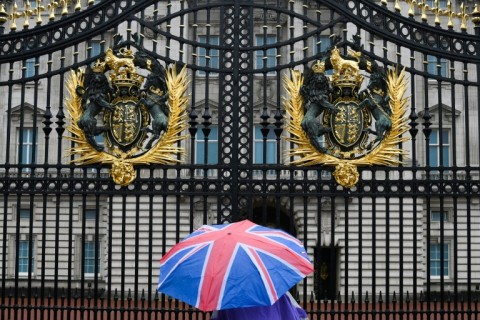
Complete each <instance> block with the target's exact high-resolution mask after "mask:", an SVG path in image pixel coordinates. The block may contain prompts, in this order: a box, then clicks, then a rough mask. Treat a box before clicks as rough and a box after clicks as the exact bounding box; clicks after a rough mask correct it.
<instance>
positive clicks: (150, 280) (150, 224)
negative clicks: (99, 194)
mask: <svg viewBox="0 0 480 320" xmlns="http://www.w3.org/2000/svg"><path fill="white" fill-rule="evenodd" d="M151 174H152V171H150V175H151ZM149 190H150V193H149V195H148V239H149V241H148V253H147V254H148V263H149V264H151V263H152V262H153V249H154V248H153V242H152V239H153V208H154V206H153V198H154V193H153V192H151V191H152V190H153V183H152V182H149ZM156 249H158V248H156ZM152 270H153V268H148V279H147V285H148V288H147V306H148V308H149V310H150V308H152V300H153V292H152V287H153V279H154V276H153V271H152ZM155 278H156V277H155ZM155 291H156V290H155ZM148 318H151V314H150V313H149V314H148Z"/></svg>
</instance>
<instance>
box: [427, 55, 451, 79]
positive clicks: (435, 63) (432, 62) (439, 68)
mask: <svg viewBox="0 0 480 320" xmlns="http://www.w3.org/2000/svg"><path fill="white" fill-rule="evenodd" d="M427 63H428V64H427V72H428V73H429V74H433V75H438V76H442V77H446V76H447V60H445V59H443V58H437V57H435V56H432V55H428V56H427Z"/></svg>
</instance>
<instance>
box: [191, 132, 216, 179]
mask: <svg viewBox="0 0 480 320" xmlns="http://www.w3.org/2000/svg"><path fill="white" fill-rule="evenodd" d="M209 129H210V132H209V134H208V139H207V136H205V134H204V132H203V130H202V129H201V128H200V129H198V131H197V134H196V144H195V163H196V164H217V163H218V127H217V126H210V127H209ZM196 174H197V175H200V174H203V170H201V169H199V170H197V171H196ZM207 174H208V175H209V176H210V175H214V174H215V171H214V170H208V172H207Z"/></svg>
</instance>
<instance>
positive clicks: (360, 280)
mask: <svg viewBox="0 0 480 320" xmlns="http://www.w3.org/2000/svg"><path fill="white" fill-rule="evenodd" d="M360 188H362V187H360ZM362 199H363V198H362V197H358V198H357V201H358V207H357V208H358V290H357V292H358V301H359V303H360V310H362V300H363V277H362V276H361V275H362V274H363V208H362V205H363V201H362ZM367 292H368V290H367ZM366 294H367V293H366ZM366 308H368V304H366Z"/></svg>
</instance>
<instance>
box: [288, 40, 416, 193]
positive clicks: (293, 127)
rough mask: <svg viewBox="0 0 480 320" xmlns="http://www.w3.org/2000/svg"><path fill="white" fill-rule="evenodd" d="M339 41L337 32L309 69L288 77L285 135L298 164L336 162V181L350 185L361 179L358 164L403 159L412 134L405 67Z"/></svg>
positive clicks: (329, 164)
mask: <svg viewBox="0 0 480 320" xmlns="http://www.w3.org/2000/svg"><path fill="white" fill-rule="evenodd" d="M355 40H356V41H355V47H356V48H357V49H360V48H361V47H360V45H359V39H358V38H357V39H355ZM339 41H340V38H338V37H335V36H334V37H333V45H332V46H331V47H330V48H328V49H327V50H326V51H325V52H323V53H321V54H320V57H319V59H318V60H317V61H315V62H314V64H313V65H312V66H311V68H307V69H306V70H305V74H302V73H300V72H299V71H297V70H293V71H292V73H291V77H290V78H285V79H284V84H285V88H286V90H287V92H288V94H289V96H290V97H289V98H288V99H285V101H284V105H285V109H286V111H287V113H288V114H289V116H290V121H289V123H288V127H287V130H288V132H289V133H290V134H291V136H290V137H288V138H287V140H289V141H291V142H293V143H294V144H296V147H295V148H293V149H290V150H289V151H288V153H287V157H289V159H290V163H291V164H296V165H304V166H311V165H319V164H320V165H325V166H334V167H335V170H334V172H333V175H334V177H335V179H336V181H337V182H338V183H339V184H340V185H342V186H344V187H346V188H351V187H353V186H354V185H355V184H356V183H357V182H358V180H359V176H360V175H359V173H358V170H357V166H362V165H363V166H372V165H388V166H392V165H399V164H401V162H402V159H405V158H406V151H405V150H402V149H400V147H399V146H400V144H401V143H402V142H405V141H407V140H408V138H406V137H405V135H404V134H405V133H406V132H407V131H408V129H409V125H408V116H407V111H408V105H407V99H406V98H404V94H405V91H406V87H407V83H406V77H405V73H404V71H403V70H402V71H398V70H396V69H385V68H383V67H380V66H379V65H378V64H377V63H376V62H375V61H372V60H371V59H369V58H367V57H365V56H363V55H362V54H361V52H360V50H358V51H357V50H354V49H352V48H348V49H347V55H346V56H344V55H342V54H341V52H340V48H338V47H337V44H338V42H339ZM362 73H363V74H362ZM368 74H369V75H368ZM365 76H368V77H369V81H368V84H366V86H365V88H363V87H362V84H363V81H364V78H365ZM362 88H363V89H362ZM402 157H403V158H402Z"/></svg>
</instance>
